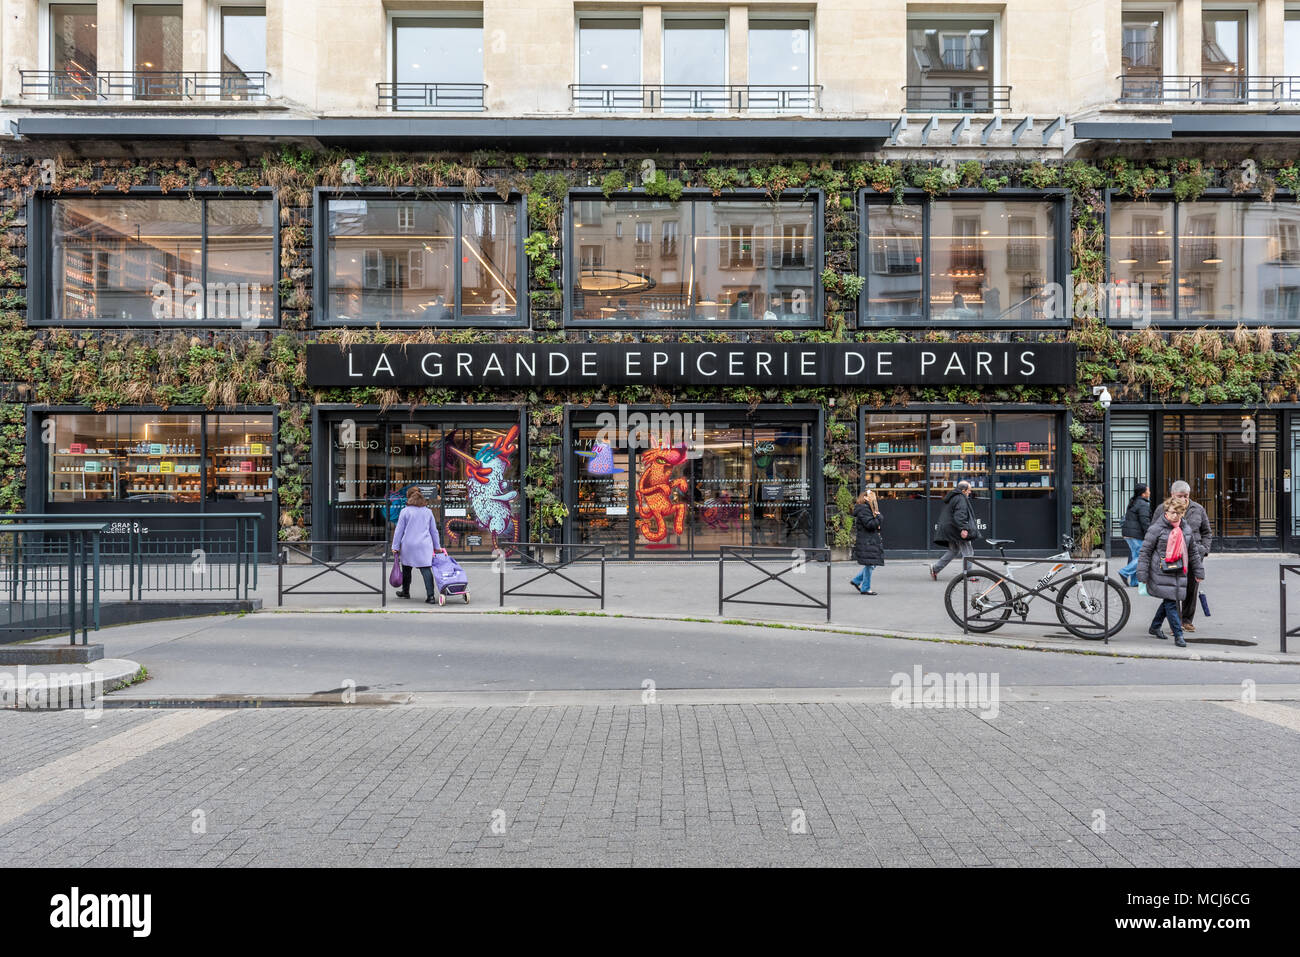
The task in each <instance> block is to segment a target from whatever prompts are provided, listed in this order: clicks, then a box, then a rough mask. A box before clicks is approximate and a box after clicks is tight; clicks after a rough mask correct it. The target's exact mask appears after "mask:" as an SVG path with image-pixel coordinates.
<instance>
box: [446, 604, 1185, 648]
mask: <svg viewBox="0 0 1300 957" xmlns="http://www.w3.org/2000/svg"><path fill="white" fill-rule="evenodd" d="M424 603H425V604H426V605H437V604H439V602H438V599H436V598H434V597H433V596H432V595H430V596H429V597H428V598H426V599H425V600H424ZM1161 637H1162V638H1163V637H1164V636H1163V635H1161Z"/></svg>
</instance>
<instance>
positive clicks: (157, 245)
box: [33, 196, 276, 326]
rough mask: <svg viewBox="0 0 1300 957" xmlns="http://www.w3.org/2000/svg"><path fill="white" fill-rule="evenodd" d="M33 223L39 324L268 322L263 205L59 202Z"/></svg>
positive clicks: (271, 304)
mask: <svg viewBox="0 0 1300 957" xmlns="http://www.w3.org/2000/svg"><path fill="white" fill-rule="evenodd" d="M39 216H40V222H39V224H38V229H40V230H41V231H42V238H41V244H42V245H44V244H45V243H47V242H48V251H47V252H46V253H45V254H44V255H45V256H46V257H47V258H46V259H45V260H44V261H42V263H41V265H42V267H43V268H44V269H45V270H46V275H47V276H48V280H49V281H48V282H47V283H45V284H43V285H42V286H40V287H39V288H40V292H41V295H42V296H43V298H44V299H45V301H44V302H40V303H39V304H37V306H36V308H35V310H34V312H33V317H34V319H33V321H34V322H35V323H36V324H41V323H44V322H52V323H75V324H82V325H90V324H115V323H127V324H131V325H139V324H145V325H170V324H178V323H180V324H183V323H186V322H206V323H210V324H221V325H232V324H236V323H237V324H240V325H244V326H256V325H266V324H270V323H273V322H274V319H275V315H276V288H275V260H276V253H275V226H276V217H275V209H274V203H273V202H272V201H271V200H269V199H225V198H215V197H214V198H206V197H200V198H196V199H195V198H172V197H158V198H148V199H144V198H131V199H125V198H118V197H104V196H76V197H69V196H61V197H51V198H49V199H48V200H46V201H44V202H42V204H41V207H40V213H39ZM38 248H40V247H38Z"/></svg>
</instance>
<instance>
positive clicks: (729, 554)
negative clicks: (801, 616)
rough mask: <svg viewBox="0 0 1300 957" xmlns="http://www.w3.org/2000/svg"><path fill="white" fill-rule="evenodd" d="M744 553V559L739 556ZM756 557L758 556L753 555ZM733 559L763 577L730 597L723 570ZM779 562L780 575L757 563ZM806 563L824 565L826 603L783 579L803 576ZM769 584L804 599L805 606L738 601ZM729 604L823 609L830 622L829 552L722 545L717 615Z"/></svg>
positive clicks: (802, 604) (780, 602)
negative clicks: (788, 590) (780, 587)
mask: <svg viewBox="0 0 1300 957" xmlns="http://www.w3.org/2000/svg"><path fill="white" fill-rule="evenodd" d="M746 552H747V553H748V554H749V557H748V558H746V557H745V555H744V554H743V553H746ZM757 553H762V554H761V555H760V554H757ZM729 558H730V559H734V560H738V561H741V562H744V563H745V564H746V565H748V566H750V567H751V568H753V569H755V570H757V571H759V572H761V573H762V574H763V577H762V578H761V579H759V580H758V581H756V582H752V583H751V584H749V585H746V586H745V587H744V588H741V589H739V590H738V591H734V592H732V593H731V594H729V595H728V594H727V593H726V585H725V578H726V574H725V569H726V567H727V560H728V559H729ZM778 559H779V560H780V561H781V563H782V565H783V567H782V568H781V570H780V571H777V572H771V571H769V570H768V569H767V568H764V567H763V566H762V565H760V564H759V563H760V562H767V563H768V564H771V563H772V562H774V561H777V560H778ZM810 561H820V562H825V563H826V599H825V601H823V600H821V599H820V598H818V597H817V596H816V595H813V594H811V593H810V592H806V591H804V590H803V589H802V588H800V587H798V586H797V585H795V584H794V583H793V582H790V581H787V580H786V578H785V576H786V575H788V574H795V575H800V574H805V568H806V566H807V564H808V562H810ZM771 582H777V583H778V584H781V585H784V586H785V587H786V588H788V589H790V590H791V591H794V592H796V593H798V594H799V595H802V596H803V597H804V598H806V599H807V601H806V602H789V601H758V600H756V599H753V598H740V597H739V596H740V595H743V594H745V593H747V592H750V591H752V590H753V589H755V588H758V587H760V586H762V585H767V584H769V583H771ZM727 602H731V603H732V604H736V605H775V606H778V607H781V608H824V609H826V620H827V621H830V620H831V550H830V549H829V548H786V547H785V546H782V545H723V546H721V547H720V548H719V549H718V614H719V615H721V614H722V609H723V606H724V605H725V604H726V603H727Z"/></svg>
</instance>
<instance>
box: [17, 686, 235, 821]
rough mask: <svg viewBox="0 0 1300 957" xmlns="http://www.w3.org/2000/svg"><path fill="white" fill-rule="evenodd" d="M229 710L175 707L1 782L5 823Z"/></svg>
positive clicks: (181, 735) (220, 717) (204, 725)
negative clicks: (156, 716)
mask: <svg viewBox="0 0 1300 957" xmlns="http://www.w3.org/2000/svg"><path fill="white" fill-rule="evenodd" d="M230 714H231V712H230V711H227V710H218V709H211V710H208V709H205V710H196V711H175V712H172V713H170V714H166V715H163V716H162V717H160V718H158V719H157V720H156V721H150V722H148V723H147V724H141V725H137V726H136V727H134V728H131V729H129V730H127V731H123V732H121V733H120V734H115V735H113V736H112V737H111V738H105V739H104V740H103V741H97V742H96V743H94V744H91V745H88V746H86V747H84V748H82V749H81V750H80V751H74V752H72V754H68V755H65V756H63V757H61V758H58V759H56V760H54V761H51V762H50V763H49V764H47V765H45V766H44V767H39V768H36V769H35V770H32V771H28V772H26V773H25V774H20V775H19V776H18V777H16V778H11V779H9V780H8V781H5V782H3V783H0V827H3V826H4V825H6V824H8V823H9V822H10V821H12V820H14V819H15V818H19V817H22V815H24V814H26V813H27V812H28V811H31V810H34V809H35V808H38V807H40V806H41V805H42V804H46V803H48V802H50V801H53V800H55V799H56V798H59V797H62V796H63V795H64V794H66V793H67V792H69V791H71V790H73V789H74V788H77V787H80V786H81V785H83V784H85V783H87V782H88V781H92V780H94V779H95V778H97V777H99V776H100V775H102V774H107V773H108V772H109V771H112V770H113V769H114V768H117V767H121V766H122V765H123V764H126V763H127V762H128V761H133V760H135V759H136V758H138V757H141V756H142V755H145V754H148V753H149V752H150V751H153V750H154V749H156V748H161V747H162V746H163V745H165V744H170V743H171V742H173V741H176V740H178V739H180V738H183V737H185V736H186V735H187V734H189V733H190V732H192V731H197V730H198V729H199V728H202V727H206V726H207V725H209V724H211V723H212V722H214V721H220V720H221V719H222V718H225V717H229V716H230Z"/></svg>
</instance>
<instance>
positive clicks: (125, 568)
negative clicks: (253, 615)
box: [0, 512, 263, 601]
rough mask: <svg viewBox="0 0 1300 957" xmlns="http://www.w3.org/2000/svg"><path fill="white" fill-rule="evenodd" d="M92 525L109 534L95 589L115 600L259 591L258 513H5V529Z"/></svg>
mask: <svg viewBox="0 0 1300 957" xmlns="http://www.w3.org/2000/svg"><path fill="white" fill-rule="evenodd" d="M91 520H94V523H95V525H96V526H97V527H99V526H102V527H103V529H104V532H103V535H102V536H100V540H99V541H100V549H99V564H98V568H99V574H98V577H97V578H96V587H97V588H99V590H100V591H101V592H103V593H105V594H107V595H109V596H110V597H115V598H121V599H123V600H125V601H142V600H143V599H144V597H145V594H146V593H151V594H156V593H164V592H220V591H231V592H233V593H234V597H235V598H238V599H247V598H249V596H250V592H251V591H252V590H253V589H255V588H257V578H258V569H257V555H258V547H259V545H258V525H259V523H260V522H261V521H262V520H263V518H262V516H261V515H259V514H258V513H256V512H208V513H200V514H194V515H186V514H184V513H159V512H131V513H126V514H117V515H109V516H106V515H103V514H96V515H91V514H83V513H75V514H73V513H67V514H57V515H41V514H34V513H30V512H22V513H15V514H12V515H3V516H0V528H3V527H4V526H5V525H6V524H30V523H40V524H45V525H51V526H56V525H62V524H65V523H68V522H72V523H77V522H83V523H84V522H87V521H91ZM151 526H152V527H151Z"/></svg>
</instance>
